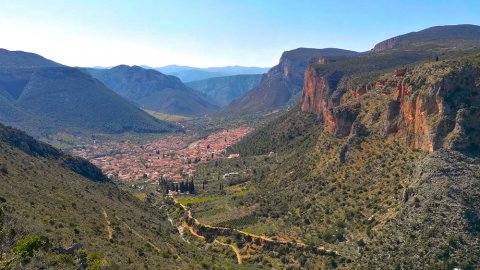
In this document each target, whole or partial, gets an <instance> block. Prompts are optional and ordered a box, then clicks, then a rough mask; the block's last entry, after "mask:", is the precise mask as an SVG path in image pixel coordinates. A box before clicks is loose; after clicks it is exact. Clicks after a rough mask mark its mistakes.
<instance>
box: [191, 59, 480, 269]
mask: <svg viewBox="0 0 480 270" xmlns="http://www.w3.org/2000/svg"><path fill="white" fill-rule="evenodd" d="M388 55H390V54H388ZM393 55H395V57H394V56H393ZM398 55H399V54H396V53H394V54H391V55H390V56H388V57H387V58H383V57H386V56H382V57H380V56H378V55H377V56H369V57H366V58H363V59H367V60H365V61H366V62H362V61H361V60H359V59H360V58H355V59H352V60H344V61H345V62H344V63H343V64H340V63H341V60H338V61H335V62H330V64H329V62H328V61H324V62H322V61H314V62H313V63H312V64H311V66H310V68H309V70H307V72H306V75H305V85H304V94H303V100H302V103H301V104H300V105H299V106H296V107H295V108H293V109H291V110H290V111H288V112H286V113H285V114H284V115H283V116H280V117H279V118H277V119H275V120H273V121H272V122H270V123H268V124H267V125H265V126H264V127H263V128H260V129H258V130H256V131H255V132H253V133H251V134H250V135H247V136H246V137H245V138H244V139H243V140H242V141H240V142H239V143H238V144H237V145H234V146H233V147H232V148H231V149H230V150H229V153H239V154H240V156H241V158H239V159H237V160H225V161H222V162H217V163H215V164H213V163H210V164H207V165H205V166H204V167H202V168H199V170H198V175H197V177H198V178H199V179H207V183H208V184H207V188H206V189H205V191H202V192H200V194H198V196H199V197H214V198H216V199H215V200H214V201H209V202H204V203H201V204H197V205H194V206H192V211H193V213H194V215H196V216H198V217H199V219H200V220H201V221H203V222H205V223H207V224H213V225H223V226H228V227H233V228H237V229H241V230H247V231H249V232H251V233H255V234H263V235H267V236H269V237H273V238H275V237H276V238H279V239H286V240H290V241H300V242H303V243H306V244H310V245H325V246H326V247H327V248H329V249H331V250H335V251H336V252H337V253H338V254H340V255H341V256H343V257H346V258H348V259H349V260H350V262H346V263H339V264H337V265H336V267H338V268H340V269H389V268H391V267H394V268H397V269H452V268H454V267H458V268H461V269H475V267H478V265H480V254H479V253H478V252H477V251H478V250H479V248H480V246H479V243H478V241H477V239H478V229H477V227H478V226H477V224H478V217H479V216H480V212H479V210H478V209H479V208H478V206H479V204H480V200H479V198H478V196H477V195H476V194H477V193H478V190H479V183H478V181H477V179H479V177H480V167H479V165H480V159H479V154H480V141H479V140H478V138H479V134H480V129H479V125H478V119H479V118H478V117H479V116H480V110H479V108H480V85H479V83H478V82H479V80H480V73H479V72H478V71H479V70H480V54H479V52H478V50H473V51H471V50H467V51H464V52H459V53H453V54H449V55H447V54H444V55H443V56H442V58H443V59H444V60H440V61H435V59H432V60H430V61H428V60H426V59H424V58H423V59H422V58H418V59H420V60H418V61H417V62H412V63H411V64H408V65H406V64H407V63H408V62H409V61H411V60H405V59H408V58H405V57H400V58H399V57H397V56H398ZM402 55H403V56H406V55H407V54H403V53H402ZM414 56H415V55H414ZM390 57H392V58H390ZM414 58H416V56H415V57H414ZM391 59H397V61H396V62H395V63H396V64H397V66H396V67H392V66H391V65H392V64H391V63H390V62H391ZM402 59H403V60H402ZM342 61H343V60H342ZM329 65H331V66H329ZM367 66H374V67H379V68H383V69H374V70H370V71H366V70H368V69H365V67H367ZM330 68H331V69H330ZM340 68H342V69H343V72H342V73H341V74H342V76H341V77H335V76H334V77H332V73H330V72H331V71H334V70H335V71H342V69H340ZM336 74H338V73H336ZM228 173H238V176H236V177H225V176H224V177H223V179H222V175H227V174H228ZM217 176H218V177H217ZM223 184H224V185H225V189H224V191H223V192H222V191H218V186H219V185H223ZM232 209H235V210H234V211H233V210H232ZM412 258H414V260H412ZM307 263H308V260H307Z"/></svg>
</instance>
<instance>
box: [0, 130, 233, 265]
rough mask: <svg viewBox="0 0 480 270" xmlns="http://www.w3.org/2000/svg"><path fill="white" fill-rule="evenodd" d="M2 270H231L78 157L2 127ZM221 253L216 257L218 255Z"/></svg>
mask: <svg viewBox="0 0 480 270" xmlns="http://www.w3.org/2000/svg"><path fill="white" fill-rule="evenodd" d="M0 148H1V149H2V151H1V152H0V251H1V252H0V268H1V269H167V268H168V269H195V268H198V267H199V266H201V265H209V267H213V268H218V269H226V268H229V269H231V268H233V267H234V265H235V263H236V261H235V260H234V258H231V256H230V255H225V254H223V251H222V249H219V250H217V249H216V248H215V247H213V249H210V250H200V249H199V248H197V247H196V246H195V245H194V244H193V243H191V244H188V243H187V242H185V241H183V240H181V238H180V237H179V236H178V234H177V233H176V228H174V227H173V226H172V225H171V224H170V222H169V221H168V220H167V217H166V215H165V212H163V211H161V209H159V208H157V207H154V206H153V205H151V204H148V203H144V202H141V201H139V200H138V199H137V198H135V197H133V196H132V195H130V194H129V193H127V192H125V191H122V190H121V189H119V187H117V186H116V185H115V184H112V183H110V182H109V180H108V179H106V178H105V176H103V174H101V173H99V169H97V168H96V167H94V166H93V165H91V164H90V163H88V162H87V161H84V160H80V159H75V158H72V157H70V156H68V155H65V154H63V153H61V152H60V151H58V150H56V149H55V148H53V147H51V146H49V145H46V144H43V143H40V142H37V141H35V140H34V139H32V138H31V137H29V136H28V135H26V134H24V133H23V132H20V131H18V130H14V129H10V128H6V127H4V126H0ZM214 252H215V255H214V257H212V256H213V254H214Z"/></svg>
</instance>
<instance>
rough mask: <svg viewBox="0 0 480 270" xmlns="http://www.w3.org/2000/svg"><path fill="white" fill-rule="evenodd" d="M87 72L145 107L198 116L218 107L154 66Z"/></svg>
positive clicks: (122, 66) (90, 70)
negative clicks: (150, 67)
mask: <svg viewBox="0 0 480 270" xmlns="http://www.w3.org/2000/svg"><path fill="white" fill-rule="evenodd" d="M87 71H88V72H89V73H90V74H92V76H93V77H95V78H97V79H98V80H100V81H102V82H103V83H104V84H105V85H106V86H108V87H109V88H110V89H112V90H113V91H115V92H116V93H118V94H119V95H121V96H123V97H125V98H127V99H128V100H130V101H132V102H134V103H136V104H138V105H139V106H140V107H141V108H144V109H148V110H153V111H156V112H161V113H167V114H174V115H183V116H201V115H204V114H208V113H211V112H214V111H216V110H217V109H218V105H216V104H215V103H214V102H212V101H211V100H209V99H208V98H207V97H205V96H204V95H202V94H200V93H198V92H196V91H194V90H192V89H191V88H189V87H187V86H186V85H184V84H183V83H182V82H181V81H180V80H179V79H178V78H176V77H174V76H168V75H165V74H163V73H160V72H158V71H156V70H153V69H144V68H141V67H139V66H132V67H129V66H126V65H121V66H117V67H113V68H111V69H88V70H87Z"/></svg>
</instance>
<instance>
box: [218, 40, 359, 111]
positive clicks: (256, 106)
mask: <svg viewBox="0 0 480 270" xmlns="http://www.w3.org/2000/svg"><path fill="white" fill-rule="evenodd" d="M356 55H358V53H357V52H353V51H348V50H342V49H333V48H328V49H310V48H298V49H295V50H291V51H287V52H284V53H283V54H282V57H281V58H280V62H279V64H278V65H277V66H275V67H273V68H271V69H270V70H269V71H268V73H267V74H266V75H265V76H264V77H263V78H262V80H261V81H260V84H259V85H258V86H256V87H255V88H253V89H252V90H251V91H249V92H248V93H247V94H246V95H245V96H243V97H241V98H239V99H238V100H235V101H233V102H232V103H231V104H230V105H229V106H227V107H226V108H224V109H223V111H222V113H225V114H243V113H254V112H259V111H268V110H271V109H275V108H280V107H283V106H285V105H288V104H293V103H295V102H297V101H298V99H299V95H300V94H301V89H302V85H303V72H304V70H305V68H306V67H307V66H308V63H309V61H310V59H311V58H312V57H318V56H329V57H330V56H341V57H351V56H356Z"/></svg>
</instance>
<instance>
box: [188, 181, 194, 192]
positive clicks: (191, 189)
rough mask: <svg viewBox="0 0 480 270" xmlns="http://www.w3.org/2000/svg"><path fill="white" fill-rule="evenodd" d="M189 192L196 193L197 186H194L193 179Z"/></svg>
mask: <svg viewBox="0 0 480 270" xmlns="http://www.w3.org/2000/svg"><path fill="white" fill-rule="evenodd" d="M189 192H190V194H193V193H195V185H194V184H193V179H192V181H191V182H190V186H189Z"/></svg>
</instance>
